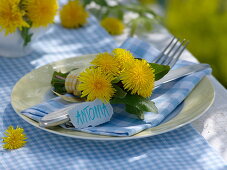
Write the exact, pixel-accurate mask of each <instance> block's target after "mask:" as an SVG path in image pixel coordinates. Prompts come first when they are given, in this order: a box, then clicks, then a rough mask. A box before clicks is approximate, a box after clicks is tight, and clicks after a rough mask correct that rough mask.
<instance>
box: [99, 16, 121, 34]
mask: <svg viewBox="0 0 227 170" xmlns="http://www.w3.org/2000/svg"><path fill="white" fill-rule="evenodd" d="M101 25H102V26H103V27H104V28H105V29H106V30H107V32H109V33H110V34H112V35H120V34H122V33H123V30H124V27H125V26H124V24H123V23H122V21H121V20H119V19H117V18H113V17H106V18H104V19H103V20H102V21H101Z"/></svg>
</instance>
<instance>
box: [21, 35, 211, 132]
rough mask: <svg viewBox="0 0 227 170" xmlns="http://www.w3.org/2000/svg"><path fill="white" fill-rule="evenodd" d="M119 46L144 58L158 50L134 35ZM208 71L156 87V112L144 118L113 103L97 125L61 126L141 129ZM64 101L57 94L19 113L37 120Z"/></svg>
mask: <svg viewBox="0 0 227 170" xmlns="http://www.w3.org/2000/svg"><path fill="white" fill-rule="evenodd" d="M121 48H125V49H127V50H130V51H131V52H132V53H133V54H134V55H135V56H136V57H138V58H144V59H146V60H147V61H149V62H152V60H153V59H154V57H156V56H157V55H158V54H159V51H158V50H157V49H155V48H154V47H153V46H152V45H150V44H148V43H146V42H144V41H141V40H139V39H136V38H129V39H127V40H126V41H125V42H124V43H123V44H122V46H121ZM190 64H193V63H190V62H186V61H178V62H177V64H176V66H175V67H174V68H173V69H175V68H179V67H182V66H186V65H190ZM210 72H211V70H210V69H207V70H204V71H201V72H198V73H194V74H192V75H190V76H187V77H184V78H181V79H179V80H176V81H173V82H170V83H168V84H165V85H162V86H160V87H158V88H157V89H155V90H154V92H153V95H152V97H151V99H152V101H154V102H155V103H156V106H157V108H158V110H159V113H158V114H156V113H151V112H147V113H145V116H144V120H139V119H138V118H137V117H135V116H134V115H132V114H129V113H127V112H125V111H124V105H114V106H113V107H114V115H113V117H112V119H111V120H110V122H107V123H104V124H102V125H99V126H97V127H88V128H83V129H76V128H74V127H73V126H70V125H69V124H67V125H66V124H63V125H62V127H64V128H68V129H74V130H79V131H83V132H88V133H93V134H100V135H110V136H131V135H134V134H136V133H138V132H141V131H142V130H144V129H147V128H151V127H154V126H157V125H159V124H160V123H161V122H162V121H163V120H164V119H165V118H166V117H167V116H169V115H170V114H171V113H172V112H173V111H174V109H175V108H176V107H177V106H178V105H179V104H180V103H181V102H182V101H184V99H185V98H186V97H187V96H188V94H189V93H190V92H191V91H192V90H193V88H194V87H195V86H196V84H197V83H199V81H200V80H201V79H202V78H203V77H204V76H206V75H208V74H210ZM67 105H68V104H65V102H62V100H61V99H60V98H59V97H56V98H53V99H51V100H49V101H46V102H44V103H41V104H38V105H36V106H33V107H31V108H28V109H26V110H23V111H22V112H21V113H22V114H24V115H26V116H28V117H30V118H32V119H34V120H36V121H39V120H40V119H41V118H42V117H43V116H45V115H46V114H48V113H51V112H53V111H56V110H58V109H62V108H64V107H66V106H67Z"/></svg>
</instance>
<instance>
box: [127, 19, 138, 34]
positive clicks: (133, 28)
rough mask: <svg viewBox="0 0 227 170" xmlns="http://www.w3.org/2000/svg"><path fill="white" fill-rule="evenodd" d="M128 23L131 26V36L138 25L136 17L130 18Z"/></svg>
mask: <svg viewBox="0 0 227 170" xmlns="http://www.w3.org/2000/svg"><path fill="white" fill-rule="evenodd" d="M130 25H131V28H130V33H129V35H130V37H133V36H134V34H135V32H136V29H137V28H138V25H139V19H138V18H135V19H132V20H131V21H130Z"/></svg>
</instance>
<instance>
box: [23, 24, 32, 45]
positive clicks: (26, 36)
mask: <svg viewBox="0 0 227 170" xmlns="http://www.w3.org/2000/svg"><path fill="white" fill-rule="evenodd" d="M29 30H30V28H28V27H22V30H21V31H20V34H21V37H22V38H23V39H24V44H23V45H24V46H26V45H28V43H29V42H30V41H31V38H32V35H33V34H32V33H29Z"/></svg>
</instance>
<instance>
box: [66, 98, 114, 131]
mask: <svg viewBox="0 0 227 170" xmlns="http://www.w3.org/2000/svg"><path fill="white" fill-rule="evenodd" d="M68 115H69V118H70V120H71V122H72V124H73V125H74V126H75V127H76V128H85V127H89V126H92V127H94V126H97V125H100V124H103V123H105V122H108V121H110V119H111V117H112V115H113V108H112V106H111V105H110V104H109V103H108V104H104V103H102V102H101V101H100V100H98V99H96V100H94V101H92V102H83V103H80V104H77V105H75V107H73V108H72V109H71V110H69V111H68Z"/></svg>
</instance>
